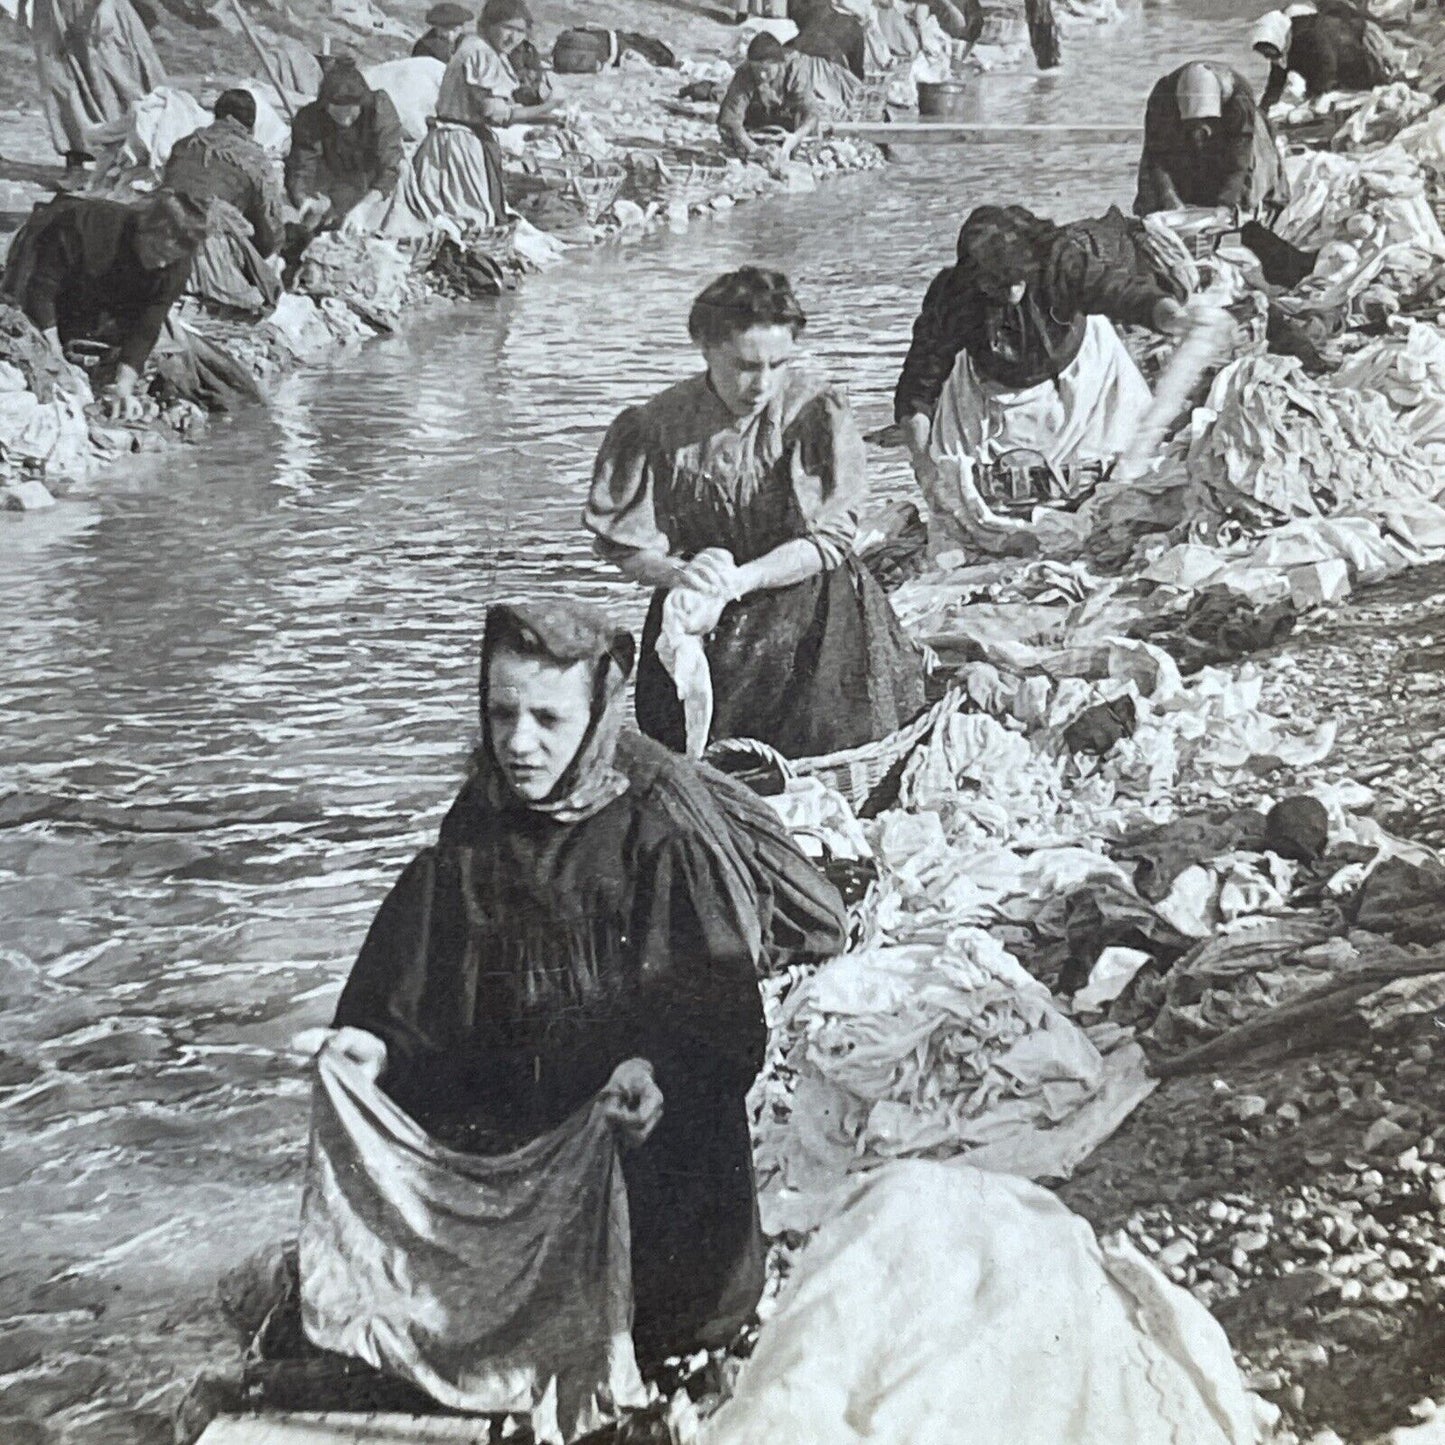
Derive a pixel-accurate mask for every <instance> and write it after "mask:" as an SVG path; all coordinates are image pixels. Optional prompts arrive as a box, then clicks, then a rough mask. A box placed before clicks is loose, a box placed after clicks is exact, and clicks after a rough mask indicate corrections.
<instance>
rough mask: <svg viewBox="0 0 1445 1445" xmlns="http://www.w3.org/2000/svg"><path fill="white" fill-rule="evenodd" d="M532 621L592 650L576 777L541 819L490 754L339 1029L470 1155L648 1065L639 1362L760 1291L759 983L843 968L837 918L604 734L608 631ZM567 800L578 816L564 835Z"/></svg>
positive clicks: (728, 810) (566, 619) (389, 912)
mask: <svg viewBox="0 0 1445 1445" xmlns="http://www.w3.org/2000/svg"><path fill="white" fill-rule="evenodd" d="M497 614H498V609H493V612H492V613H491V614H490V615H489V618H488V637H489V638H490V637H491V635H492V634H493V632H494V630H495V628H496V624H497ZM513 615H514V616H515V611H514V613H513ZM525 615H526V616H527V617H528V619H529V620H530V622H531V623H532V624H533V631H534V633H535V632H538V631H540V632H542V633H543V634H544V635H545V636H546V638H547V645H548V646H549V647H551V646H553V645H555V646H556V647H557V649H558V651H559V652H560V654H561V656H560V657H559V660H571V661H575V660H577V658H576V657H575V656H572V657H569V656H568V655H567V654H568V653H569V652H572V653H575V652H576V651H577V649H578V648H579V647H582V648H585V647H591V648H592V649H593V653H592V655H593V656H595V658H596V660H597V666H598V674H599V678H601V679H602V682H601V684H600V686H599V690H598V693H597V703H598V708H599V711H598V712H596V713H595V715H594V728H593V731H592V732H591V733H590V734H589V736H588V739H587V740H586V741H584V743H583V745H582V749H581V750H580V751H579V755H578V756H579V760H580V761H581V764H582V765H581V766H580V767H575V766H574V770H573V772H572V774H571V775H570V776H569V777H567V778H564V779H563V782H562V783H561V784H560V785H559V788H558V791H557V796H556V798H554V799H552V800H549V806H551V807H552V808H553V811H551V812H547V811H539V810H537V809H535V808H533V807H529V806H527V805H525V804H523V803H521V802H520V801H519V800H517V799H516V798H515V797H513V796H510V795H509V792H508V790H507V789H506V786H505V783H504V782H502V780H501V779H500V778H499V777H498V776H497V773H496V769H495V766H494V765H493V764H492V762H491V761H490V755H489V752H488V749H487V745H486V743H485V740H484V743H483V747H482V748H481V749H480V750H479V755H478V759H477V765H476V769H475V771H474V775H473V777H472V778H471V779H470V780H469V781H468V783H467V784H466V786H465V787H464V788H463V789H462V792H461V794H460V796H459V797H458V798H457V800H456V802H455V804H454V805H453V806H452V809H451V811H450V812H449V813H448V814H447V816H446V818H445V820H444V821H443V823H442V826H441V833H440V837H439V839H438V841H437V843H436V845H435V846H434V847H432V848H428V849H426V850H424V851H423V852H422V853H421V854H420V855H418V857H417V858H416V859H415V860H414V861H413V862H412V863H411V864H410V865H409V866H408V868H407V869H406V870H405V872H404V873H403V874H402V876H401V879H400V881H399V882H398V883H397V884H396V886H395V887H394V888H393V889H392V892H391V894H390V895H389V896H388V898H387V899H386V901H385V902H384V903H383V904H382V907H381V911H380V912H379V913H378V915H377V917H376V920H375V922H374V923H373V924H372V927H371V931H370V933H369V934H368V935H367V938H366V942H365V943H364V944H363V946H362V950H361V954H360V956H359V957H358V959H357V961H356V965H355V967H354V968H353V969H352V972H351V977H350V978H349V979H348V981H347V984H346V987H345V989H344V991H343V993H342V996H341V1000H340V1003H339V1004H338V1006H337V1010H336V1019H335V1022H336V1024H337V1026H344V1025H351V1026H353V1027H358V1028H363V1029H366V1030H368V1031H370V1032H372V1033H375V1034H377V1035H378V1036H379V1037H381V1038H382V1039H384V1040H385V1042H386V1044H387V1050H388V1061H387V1068H386V1072H385V1074H384V1075H383V1078H382V1086H383V1088H385V1089H386V1091H387V1092H388V1093H389V1094H391V1095H392V1097H393V1098H395V1099H396V1101H397V1102H398V1103H399V1104H400V1105H401V1106H402V1107H403V1108H405V1109H406V1110H407V1111H408V1112H410V1113H411V1114H412V1115H413V1116H414V1117H415V1118H417V1119H418V1121H419V1122H421V1123H422V1124H423V1126H424V1127H426V1128H427V1130H428V1131H429V1132H431V1133H432V1134H434V1135H435V1136H437V1137H438V1138H440V1139H442V1140H443V1141H444V1142H447V1143H449V1144H451V1145H452V1146H453V1147H460V1148H464V1149H472V1150H474V1151H476V1152H485V1153H491V1152H497V1151H499V1150H501V1149H505V1148H509V1147H513V1146H515V1145H516V1144H518V1143H520V1142H522V1141H524V1140H526V1139H530V1138H533V1137H535V1136H536V1135H538V1134H540V1133H542V1132H544V1131H546V1130H548V1129H552V1128H555V1127H556V1126H557V1125H558V1124H560V1123H561V1122H562V1121H563V1120H564V1119H565V1118H566V1117H567V1116H568V1115H569V1114H570V1113H572V1111H573V1110H575V1109H576V1108H577V1107H578V1106H579V1105H580V1104H582V1103H583V1102H585V1101H586V1100H587V1099H588V1098H590V1097H592V1096H593V1095H594V1094H596V1093H597V1092H598V1091H599V1090H600V1089H601V1088H602V1087H603V1086H604V1085H605V1084H606V1083H607V1080H608V1078H609V1077H610V1075H611V1073H612V1071H613V1069H615V1068H616V1067H617V1065H618V1064H620V1063H622V1062H623V1061H624V1060H625V1059H629V1058H645V1059H648V1060H649V1061H650V1062H651V1063H652V1065H653V1068H654V1072H655V1074H656V1077H657V1082H658V1085H659V1087H660V1088H661V1090H662V1093H663V1097H664V1101H665V1104H664V1115H663V1120H662V1122H661V1124H660V1125H659V1126H658V1129H657V1131H656V1132H655V1133H654V1135H653V1136H652V1138H651V1139H650V1140H649V1141H648V1142H647V1144H646V1145H644V1146H643V1147H642V1148H640V1149H637V1150H635V1151H632V1152H630V1153H628V1154H627V1155H626V1156H625V1159H624V1168H625V1172H626V1177H627V1184H628V1195H629V1205H630V1209H631V1213H632V1233H633V1281H634V1292H635V1296H636V1326H635V1331H634V1333H635V1336H636V1339H637V1342H638V1346H639V1348H640V1349H641V1350H643V1351H644V1353H645V1354H655V1353H656V1352H657V1351H659V1350H664V1351H665V1350H670V1349H674V1348H676V1349H681V1348H685V1347H688V1346H690V1345H693V1344H695V1343H697V1342H698V1341H704V1342H714V1341H716V1340H718V1338H719V1337H720V1336H726V1335H727V1334H728V1333H730V1332H731V1330H733V1329H735V1328H736V1326H737V1325H738V1324H739V1323H740V1322H741V1321H742V1320H743V1319H744V1318H745V1317H746V1315H747V1313H748V1312H749V1311H750V1310H751V1308H752V1306H753V1304H754V1303H755V1301H756V1299H757V1294H758V1290H759V1288H760V1287H761V1249H760V1244H759V1238H758V1233H757V1223H756V1202H755V1197H754V1188H753V1180H752V1164H751V1146H750V1142H749V1134H748V1123H747V1114H746V1109H745V1105H744V1096H745V1095H746V1093H747V1090H748V1088H749V1087H750V1085H751V1083H752V1080H753V1078H754V1077H755V1076H756V1074H757V1071H758V1069H759V1067H760V1066H761V1063H762V1058H763V1049H764V1045H765V1042H766V1029H765V1027H764V1023H763V1014H762V1005H761V1000H760V998H759V994H758V987H757V972H758V969H759V968H760V967H769V966H773V965H776V964H778V963H781V962H785V961H788V960H789V959H793V958H797V959H822V958H826V957H828V956H831V955H832V954H835V953H837V952H840V951H841V950H842V948H843V947H844V915H843V909H842V904H841V901H840V900H839V899H838V897H837V894H836V892H834V890H833V889H832V887H831V885H829V884H828V883H826V882H825V881H824V880H823V879H822V878H821V877H820V876H819V875H818V874H817V873H816V871H815V870H814V869H813V868H812V866H811V865H810V864H809V863H808V862H807V861H806V860H805V859H804V858H803V857H802V855H801V854H799V853H798V852H797V850H796V848H795V847H794V846H793V844H792V843H791V840H790V839H789V838H788V837H787V835H786V833H785V832H784V830H783V829H782V827H781V826H780V825H779V824H778V823H777V822H776V821H775V820H774V819H773V818H772V816H771V814H769V813H768V811H767V809H766V808H765V806H764V805H763V804H762V803H760V802H759V801H758V800H756V799H755V798H753V797H752V796H751V795H750V794H748V793H746V791H745V790H743V789H741V788H740V787H738V786H737V785H736V784H733V783H732V782H730V780H727V779H723V778H721V777H720V776H719V775H716V774H714V773H711V772H708V771H705V770H702V769H699V768H698V767H696V766H695V765H693V764H691V763H689V762H687V761H686V760H685V759H682V758H679V757H677V756H675V755H673V754H671V753H668V752H667V751H666V750H665V749H663V748H662V747H661V746H659V745H658V744H656V743H653V742H650V741H649V740H647V739H643V738H640V737H637V736H635V735H626V736H622V737H620V738H619V737H617V735H616V732H615V728H614V725H613V722H612V715H613V714H614V713H620V710H621V706H622V689H621V687H620V686H619V685H617V683H616V679H618V678H619V677H620V678H625V676H626V672H625V670H624V669H622V668H619V666H618V660H619V659H618V658H617V656H616V651H615V649H616V647H617V646H618V644H617V643H616V638H617V636H618V634H616V633H615V632H613V631H611V630H610V629H608V628H607V627H606V626H605V625H604V624H602V623H601V622H600V620H597V619H596V615H595V614H590V613H589V610H588V609H582V608H578V607H574V606H570V605H567V604H552V605H550V606H549V607H548V608H546V609H527V610H526V614H525ZM589 615H590V616H591V617H592V618H593V621H592V622H588V621H587V620H586V619H587V618H588V617H589ZM539 618H540V619H541V621H540V624H539V623H538V619H539ZM569 629H570V634H571V641H570V642H568V641H567V640H566V636H567V634H568V632H569ZM622 635H623V636H625V634H622ZM589 638H590V641H589V640H588V639H589ZM489 651H490V648H489V642H488V641H486V640H484V643H483V666H484V678H485V666H486V660H487V658H488V656H489ZM625 661H626V664H627V666H629V667H630V663H631V639H630V638H627V655H626V658H625ZM483 707H484V708H485V696H484V697H483ZM613 774H615V775H617V776H619V777H620V778H621V779H622V780H623V782H624V787H623V789H622V791H620V792H617V791H615V789H614V788H613V785H612V784H611V783H610V782H609V781H607V780H608V779H609V778H610V777H611V776H612V775H613ZM599 778H601V779H603V784H602V785H601V786H599V785H598V783H597V782H596V781H595V780H596V779H599ZM558 803H561V804H563V808H564V811H567V812H569V813H571V812H573V811H575V812H577V813H578V814H583V815H585V816H578V817H576V819H575V820H572V821H563V820H562V819H561V818H560V817H559V816H558V815H557V809H556V805H557V804H558ZM594 804H599V805H598V806H596V807H595V810H593V805H594Z"/></svg>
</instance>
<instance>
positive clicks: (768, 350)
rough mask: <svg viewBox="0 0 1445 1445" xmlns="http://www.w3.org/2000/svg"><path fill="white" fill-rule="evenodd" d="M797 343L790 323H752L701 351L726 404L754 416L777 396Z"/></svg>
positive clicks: (707, 344) (708, 371) (744, 414)
mask: <svg viewBox="0 0 1445 1445" xmlns="http://www.w3.org/2000/svg"><path fill="white" fill-rule="evenodd" d="M796 344H797V343H796V342H795V341H794V339H793V328H792V327H791V326H750V327H749V328H748V329H747V330H746V331H740V332H738V334H737V335H736V336H730V337H728V338H727V339H726V340H724V341H713V342H706V343H704V344H703V345H702V347H701V350H702V355H703V360H704V361H706V362H707V374H708V377H709V379H710V380H711V381H712V385H713V390H714V391H716V392H717V394H718V395H719V396H720V397H721V398H722V400H723V405H724V406H726V407H727V409H728V410H729V411H731V412H732V413H733V414H734V415H735V416H751V415H752V414H753V413H754V412H756V411H761V410H762V409H763V407H765V406H766V405H767V404H768V403H769V402H770V401H771V400H772V399H773V398H774V397H775V396H776V395H777V393H778V388H779V387H780V386H781V385H782V384H783V377H784V375H785V374H786V371H787V367H788V363H789V362H790V361H791V360H792V359H793V351H794V348H795V346H796Z"/></svg>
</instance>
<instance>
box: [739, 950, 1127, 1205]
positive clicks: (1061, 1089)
mask: <svg viewBox="0 0 1445 1445" xmlns="http://www.w3.org/2000/svg"><path fill="white" fill-rule="evenodd" d="M782 1028H783V1031H784V1033H785V1036H786V1037H787V1038H788V1039H789V1040H790V1043H789V1044H788V1046H787V1047H786V1051H785V1053H784V1063H785V1066H786V1067H787V1068H788V1069H789V1070H791V1071H792V1072H793V1073H795V1074H796V1075H797V1085H796V1087H795V1090H794V1093H793V1096H792V1108H791V1113H790V1116H789V1117H788V1118H787V1120H786V1121H783V1120H781V1119H779V1118H778V1111H776V1110H774V1111H772V1113H771V1114H769V1115H767V1116H765V1117H764V1118H763V1120H762V1121H761V1123H760V1126H759V1134H758V1140H757V1159H758V1170H759V1176H760V1181H761V1189H762V1193H763V1200H764V1204H763V1210H764V1217H765V1219H766V1220H767V1221H768V1227H769V1228H774V1227H779V1226H782V1227H789V1228H806V1227H809V1225H808V1222H809V1221H810V1222H811V1223H816V1222H817V1221H818V1220H819V1219H820V1218H823V1217H825V1216H826V1214H827V1212H828V1210H829V1208H830V1201H832V1200H833V1199H835V1198H836V1194H837V1191H838V1189H839V1188H840V1187H841V1186H843V1184H844V1182H845V1179H846V1176H847V1174H848V1173H849V1172H850V1171H856V1170H860V1169H867V1168H870V1167H873V1166H875V1165H877V1164H879V1163H881V1162H884V1161H886V1160H889V1159H896V1158H907V1157H919V1156H931V1157H941V1158H966V1159H968V1160H970V1161H971V1162H973V1163H975V1164H977V1165H979V1166H980V1167H982V1168H989V1169H996V1170H999V1171H1000V1172H1004V1173H1014V1174H1021V1175H1024V1176H1026V1177H1029V1178H1040V1177H1050V1178H1066V1177H1067V1176H1068V1175H1069V1173H1070V1172H1072V1170H1073V1169H1074V1167H1075V1166H1076V1165H1077V1164H1078V1163H1079V1161H1080V1160H1082V1159H1084V1158H1086V1157H1087V1156H1088V1155H1089V1154H1090V1153H1092V1152H1093V1150H1094V1149H1095V1148H1096V1147H1097V1146H1098V1144H1099V1143H1100V1142H1101V1141H1102V1140H1103V1139H1105V1138H1107V1137H1108V1135H1109V1134H1110V1133H1112V1132H1113V1131H1114V1129H1115V1128H1117V1127H1118V1125H1119V1123H1120V1122H1122V1120H1123V1119H1124V1118H1126V1117H1127V1116H1128V1114H1129V1113H1130V1112H1132V1111H1133V1109H1134V1108H1135V1107H1137V1105H1138V1104H1139V1103H1140V1101H1141V1100H1143V1099H1144V1098H1145V1097H1147V1095H1148V1094H1149V1093H1150V1091H1151V1090H1152V1089H1153V1087H1154V1083H1153V1081H1152V1080H1150V1079H1149V1078H1147V1077H1146V1074H1145V1068H1144V1058H1143V1054H1142V1052H1141V1051H1139V1050H1138V1049H1137V1047H1136V1046H1134V1045H1133V1044H1126V1045H1124V1046H1122V1047H1120V1048H1117V1049H1115V1050H1114V1051H1113V1052H1111V1053H1110V1055H1109V1056H1108V1059H1107V1060H1106V1059H1105V1057H1104V1056H1103V1055H1101V1054H1100V1052H1099V1050H1098V1049H1097V1048H1095V1046H1094V1045H1093V1044H1092V1043H1091V1042H1090V1041H1089V1038H1088V1037H1087V1036H1086V1035H1085V1033H1084V1032H1083V1031H1082V1030H1081V1029H1080V1028H1079V1027H1078V1026H1077V1025H1076V1024H1074V1023H1072V1022H1071V1021H1070V1020H1069V1019H1067V1018H1065V1017H1064V1015H1063V1014H1062V1013H1060V1012H1059V1010H1058V1009H1057V1008H1056V1007H1055V1005H1054V1003H1053V1000H1052V997H1051V996H1050V994H1049V991H1048V989H1047V988H1045V987H1044V986H1043V985H1042V984H1041V983H1039V982H1038V981H1037V980H1036V979H1034V978H1032V977H1030V975H1029V974H1028V973H1026V972H1025V971H1024V969H1023V968H1022V967H1021V966H1020V965H1019V963H1018V961H1017V960H1016V959H1015V958H1014V957H1013V956H1012V955H1011V954H1009V953H1008V952H1007V951H1006V950H1005V949H1004V948H1003V946H1002V945H1001V944H1000V943H998V942H997V940H995V939H994V938H992V937H991V936H990V935H989V934H987V933H984V932H983V931H982V930H980V929H976V928H963V929H957V930H955V931H954V932H952V933H951V934H950V935H949V937H948V939H947V942H946V944H945V945H944V947H943V948H942V949H940V948H938V947H936V946H933V945H915V946H912V947H887V946H885V947H878V948H871V949H865V950H863V951H860V952H856V953H850V954H846V955H844V956H843V957H842V958H839V959H835V960H834V961H833V962H831V963H829V964H827V965H825V966H824V967H823V968H821V969H819V971H818V972H817V973H816V974H814V975H813V976H812V978H810V979H807V980H805V981H804V982H803V983H801V984H799V985H798V986H797V987H796V988H795V989H794V991H793V994H792V995H791V996H790V998H789V1000H788V1004H787V1008H786V1011H785V1016H784V1019H783V1022H782Z"/></svg>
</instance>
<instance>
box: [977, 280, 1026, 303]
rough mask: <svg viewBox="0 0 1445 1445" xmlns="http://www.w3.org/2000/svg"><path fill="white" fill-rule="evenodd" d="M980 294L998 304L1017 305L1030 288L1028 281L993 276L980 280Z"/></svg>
mask: <svg viewBox="0 0 1445 1445" xmlns="http://www.w3.org/2000/svg"><path fill="white" fill-rule="evenodd" d="M978 289H979V292H980V294H981V295H982V296H983V297H984V298H985V299H986V300H988V301H992V302H994V303H995V304H996V305H998V306H1017V305H1018V304H1019V302H1020V301H1022V300H1023V299H1024V293H1025V292H1026V291H1027V290H1028V289H1029V283H1028V282H1027V281H1000V280H997V279H993V278H988V277H985V278H982V279H980V280H979V282H978Z"/></svg>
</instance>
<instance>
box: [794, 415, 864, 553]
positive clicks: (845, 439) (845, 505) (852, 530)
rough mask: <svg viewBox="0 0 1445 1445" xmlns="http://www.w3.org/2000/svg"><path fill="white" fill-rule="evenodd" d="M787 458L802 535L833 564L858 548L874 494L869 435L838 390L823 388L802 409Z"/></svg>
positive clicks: (795, 425)
mask: <svg viewBox="0 0 1445 1445" xmlns="http://www.w3.org/2000/svg"><path fill="white" fill-rule="evenodd" d="M787 464H788V476H789V480H790V482H791V486H792V493H793V502H794V505H795V506H796V508H797V514H798V521H799V523H800V526H801V532H800V535H801V536H803V537H806V538H807V540H808V541H810V542H811V543H812V544H813V545H814V546H815V547H816V548H817V549H818V553H819V555H820V556H821V558H822V560H823V567H824V569H825V570H831V569H832V568H834V567H837V566H839V565H840V564H841V563H842V561H843V559H844V558H845V557H846V556H848V554H849V553H850V552H851V551H852V550H853V542H854V540H855V539H856V537H857V535H858V514H859V513H860V512H861V511H862V509H863V505H864V503H865V502H866V501H867V499H868V460H867V453H866V448H865V446H864V442H863V437H862V434H861V433H860V432H859V430H858V423H857V422H856V421H855V420H854V417H853V412H852V408H850V407H849V405H848V403H847V401H845V400H844V398H843V397H842V396H841V395H839V394H838V393H837V392H835V391H833V390H831V389H826V390H824V391H822V392H820V393H819V394H818V395H817V396H816V397H815V398H814V399H813V400H812V401H811V402H809V403H808V404H807V406H805V407H804V409H803V411H802V412H801V413H800V414H799V416H798V418H797V420H796V421H795V422H794V423H793V425H792V427H791V428H790V429H789V437H788V452H787Z"/></svg>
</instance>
